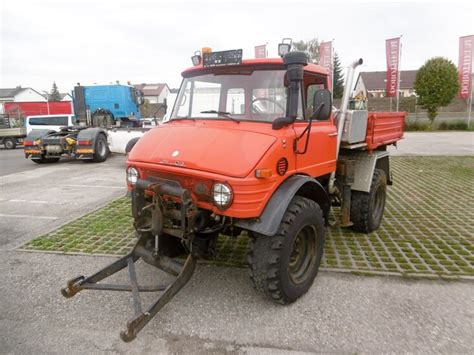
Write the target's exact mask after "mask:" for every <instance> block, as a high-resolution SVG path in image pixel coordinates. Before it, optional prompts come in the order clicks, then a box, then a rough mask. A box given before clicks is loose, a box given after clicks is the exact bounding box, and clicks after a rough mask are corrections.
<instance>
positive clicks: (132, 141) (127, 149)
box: [125, 137, 140, 155]
mask: <svg viewBox="0 0 474 355" xmlns="http://www.w3.org/2000/svg"><path fill="white" fill-rule="evenodd" d="M139 139H140V137H135V138H132V139H130V140H129V141H128V143H127V145H126V147H125V154H127V155H128V154H129V153H130V152H131V151H132V149H133V147H134V146H135V144H137V142H138V140H139Z"/></svg>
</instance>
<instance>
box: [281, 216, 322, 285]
mask: <svg viewBox="0 0 474 355" xmlns="http://www.w3.org/2000/svg"><path fill="white" fill-rule="evenodd" d="M317 250H318V238H317V232H316V228H315V226H313V225H310V224H308V225H306V226H303V227H302V228H301V229H300V230H299V231H298V233H297V234H296V238H295V240H294V242H293V250H292V252H291V255H290V262H289V264H288V271H289V275H290V279H291V280H292V281H293V282H294V283H295V284H300V283H303V282H305V281H306V280H307V279H308V277H309V275H310V274H311V270H312V269H313V267H314V264H315V263H316V259H317Z"/></svg>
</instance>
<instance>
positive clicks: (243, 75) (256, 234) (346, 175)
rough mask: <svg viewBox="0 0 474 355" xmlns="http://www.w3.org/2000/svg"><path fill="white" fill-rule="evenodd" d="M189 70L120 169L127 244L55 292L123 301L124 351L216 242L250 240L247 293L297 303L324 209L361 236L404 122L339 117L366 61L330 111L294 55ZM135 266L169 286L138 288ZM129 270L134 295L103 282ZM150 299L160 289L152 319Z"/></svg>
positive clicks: (208, 61)
mask: <svg viewBox="0 0 474 355" xmlns="http://www.w3.org/2000/svg"><path fill="white" fill-rule="evenodd" d="M281 49H282V51H283V49H284V47H283V46H282V47H281ZM193 63H194V64H195V66H194V67H191V68H189V69H187V70H185V71H184V72H183V74H182V75H183V78H184V79H183V82H182V85H181V89H180V91H179V94H178V97H177V100H176V103H175V105H174V109H173V112H172V114H171V117H170V120H169V122H167V123H166V124H163V125H161V126H159V127H157V128H154V129H152V130H150V131H149V132H148V133H146V134H145V135H144V136H143V138H141V139H140V141H139V142H138V143H137V144H136V146H135V147H134V149H133V150H132V152H131V153H130V155H129V158H128V163H127V164H128V168H127V181H128V186H129V190H130V192H131V196H132V214H133V217H134V220H135V222H134V225H135V228H136V231H137V235H138V241H137V244H136V246H135V247H134V249H133V250H132V251H131V252H130V254H128V255H127V256H125V257H123V258H121V259H119V260H117V261H116V262H114V263H112V264H111V265H109V266H107V267H106V268H104V269H102V270H100V271H98V272H97V273H96V274H94V275H92V276H90V277H84V276H80V277H78V278H75V279H72V280H70V281H69V282H68V284H67V287H66V288H64V289H62V293H63V295H64V296H65V297H71V296H73V295H74V294H76V293H77V292H79V291H80V290H82V289H105V290H119V291H129V292H132V294H133V300H134V308H135V317H134V318H133V319H132V320H131V321H130V322H128V323H127V328H126V330H125V331H123V332H121V338H122V340H124V341H131V340H132V339H134V338H135V337H136V335H137V333H138V332H139V331H140V330H141V329H142V328H143V327H144V326H145V325H146V324H147V323H148V321H149V320H150V319H151V318H152V317H153V316H154V315H156V313H157V312H158V311H159V310H160V309H161V308H162V307H163V306H164V305H165V304H166V303H167V302H169V300H170V299H171V298H172V297H173V296H174V295H175V294H176V293H177V292H178V291H179V289H181V287H183V286H184V285H185V284H186V282H187V281H188V280H189V279H190V277H191V275H192V273H193V271H194V268H195V263H196V259H197V258H201V257H209V256H212V254H213V252H214V247H215V245H216V240H217V237H218V235H219V234H224V235H228V236H237V235H239V234H240V233H241V232H242V231H245V232H246V233H248V235H249V236H250V238H251V243H250V251H249V256H248V262H249V268H250V279H251V281H252V283H253V285H254V287H255V288H256V289H257V290H258V291H260V292H262V293H263V294H264V295H266V296H267V297H269V298H270V299H271V300H273V301H275V302H278V303H282V304H287V303H291V302H293V301H295V300H297V299H298V298H299V297H301V296H302V295H303V294H305V293H306V291H307V290H308V289H309V287H310V286H311V284H312V283H313V280H314V278H315V276H316V274H317V272H318V269H319V265H320V263H321V258H322V255H323V247H324V240H325V228H326V225H327V223H328V218H329V215H330V211H331V206H338V207H340V211H341V212H340V215H341V218H340V219H341V220H340V223H341V225H342V226H344V227H350V228H352V229H353V230H355V231H359V232H363V233H369V232H371V231H373V230H374V229H377V228H378V227H379V225H380V222H381V220H382V215H383V211H384V206H385V195H386V190H387V185H390V184H392V178H391V174H390V164H389V157H388V152H387V146H388V145H390V144H395V143H396V142H397V141H398V140H400V139H401V138H402V136H403V128H404V120H405V114H404V113H398V112H397V113H383V112H373V113H369V112H367V111H350V110H348V109H347V106H348V101H349V97H350V93H351V87H352V81H353V76H354V69H355V68H356V66H357V65H359V64H361V63H362V60H358V61H356V62H354V63H353V64H352V65H351V66H350V67H349V69H348V73H347V83H346V89H345V93H344V97H343V99H342V105H341V108H340V109H339V110H336V109H333V106H332V100H331V93H330V91H329V90H328V87H329V85H330V83H329V79H328V73H327V70H326V69H324V68H323V67H320V66H318V65H315V64H309V63H308V59H307V57H306V55H305V54H304V53H302V52H288V53H286V54H285V55H282V58H277V59H251V60H242V51H241V50H233V51H224V52H208V53H203V55H202V57H201V56H200V55H195V56H194V57H193ZM178 256H186V259H185V261H184V264H183V263H182V262H180V259H177V260H176V259H174V258H176V257H178ZM140 258H141V259H143V260H144V261H145V262H146V263H148V264H150V265H153V266H156V267H158V268H160V269H162V270H164V271H166V272H168V273H170V274H172V275H175V276H176V280H175V281H174V282H173V283H172V284H170V285H167V286H154V287H153V286H142V285H139V284H138V282H137V278H136V273H135V268H134V263H135V262H136V261H137V260H139V259H140ZM181 260H183V259H181ZM126 267H128V270H129V276H130V285H110V284H101V283H99V281H101V280H103V279H105V278H107V277H108V276H110V275H111V274H114V273H116V272H118V271H119V270H122V269H124V268H126ZM209 287H212V285H209ZM145 291H163V293H162V294H161V296H160V297H159V298H158V299H157V301H156V302H155V303H153V304H152V305H151V306H150V307H148V308H147V310H143V309H142V305H141V300H140V292H145Z"/></svg>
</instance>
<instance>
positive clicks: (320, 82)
mask: <svg viewBox="0 0 474 355" xmlns="http://www.w3.org/2000/svg"><path fill="white" fill-rule="evenodd" d="M326 80H327V79H326V77H325V76H324V75H310V74H307V75H305V78H304V87H305V96H306V107H305V116H306V117H310V116H311V114H312V113H313V112H314V107H313V97H314V93H315V92H316V91H318V90H321V89H326V88H327V85H326Z"/></svg>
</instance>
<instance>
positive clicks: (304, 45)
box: [293, 38, 319, 63]
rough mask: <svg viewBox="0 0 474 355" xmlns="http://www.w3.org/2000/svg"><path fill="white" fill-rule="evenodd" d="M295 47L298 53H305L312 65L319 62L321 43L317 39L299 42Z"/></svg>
mask: <svg viewBox="0 0 474 355" xmlns="http://www.w3.org/2000/svg"><path fill="white" fill-rule="evenodd" d="M293 45H294V46H295V49H296V50H297V51H301V52H305V53H306V54H307V55H308V58H309V61H310V62H311V63H318V62H319V41H318V39H317V38H313V39H310V40H309V41H297V42H295V43H293Z"/></svg>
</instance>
